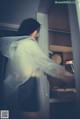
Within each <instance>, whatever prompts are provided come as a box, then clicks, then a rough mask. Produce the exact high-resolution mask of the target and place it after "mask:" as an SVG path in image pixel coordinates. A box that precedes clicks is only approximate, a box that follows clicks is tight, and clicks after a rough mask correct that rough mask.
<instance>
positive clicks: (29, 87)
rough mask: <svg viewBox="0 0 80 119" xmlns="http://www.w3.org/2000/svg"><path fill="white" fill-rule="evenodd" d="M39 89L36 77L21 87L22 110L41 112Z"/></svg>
mask: <svg viewBox="0 0 80 119" xmlns="http://www.w3.org/2000/svg"><path fill="white" fill-rule="evenodd" d="M37 89H38V88H37V78H36V77H30V79H29V80H28V81H26V82H25V83H24V84H22V85H20V86H19V88H18V107H19V109H20V110H22V111H27V112H36V111H39V103H38V96H37Z"/></svg>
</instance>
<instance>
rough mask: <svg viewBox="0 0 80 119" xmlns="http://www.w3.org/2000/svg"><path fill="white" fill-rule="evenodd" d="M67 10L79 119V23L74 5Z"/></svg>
mask: <svg viewBox="0 0 80 119" xmlns="http://www.w3.org/2000/svg"><path fill="white" fill-rule="evenodd" d="M68 10H69V20H70V30H71V41H72V48H73V60H74V71H75V72H74V74H75V84H76V99H77V109H78V111H77V112H78V115H77V116H78V117H76V119H80V31H79V29H80V28H79V23H78V17H77V11H76V5H75V4H69V5H68Z"/></svg>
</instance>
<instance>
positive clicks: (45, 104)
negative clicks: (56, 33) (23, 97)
mask: <svg viewBox="0 0 80 119" xmlns="http://www.w3.org/2000/svg"><path fill="white" fill-rule="evenodd" d="M37 20H38V21H39V22H40V24H41V30H40V37H39V44H40V46H41V47H42V50H43V51H44V52H45V53H46V55H48V18H47V14H43V13H37ZM38 86H39V98H40V119H49V83H48V80H47V77H46V76H45V75H44V74H42V76H41V78H40V80H39V83H38Z"/></svg>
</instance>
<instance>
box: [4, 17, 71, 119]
mask: <svg viewBox="0 0 80 119" xmlns="http://www.w3.org/2000/svg"><path fill="white" fill-rule="evenodd" d="M39 30H40V23H39V22H38V21H36V20H35V19H33V18H29V19H26V20H24V21H23V22H22V23H21V25H20V27H19V30H18V35H19V36H16V37H6V38H3V41H4V40H6V41H7V39H8V40H9V39H10V40H9V41H10V42H11V43H10V44H9V45H8V48H7V51H6V52H5V51H4V52H5V53H4V54H7V55H6V56H7V57H8V59H9V60H8V65H7V74H6V76H7V77H6V79H5V80H4V94H5V95H4V97H5V100H9V101H11V103H10V106H11V105H12V102H14V103H13V106H14V104H16V102H17V103H18V105H17V106H18V108H19V109H20V110H22V111H26V112H34V113H33V114H32V115H34V118H37V117H36V112H38V111H39V105H38V98H37V89H38V87H37V79H38V80H39V78H40V76H41V75H42V72H44V73H45V74H48V75H50V76H52V77H55V78H56V79H61V80H64V81H66V79H67V77H69V78H72V77H73V75H72V74H71V73H69V72H67V71H66V70H65V69H64V68H63V67H62V66H60V65H59V64H57V63H56V62H55V61H53V60H51V59H50V58H49V57H48V56H46V55H45V53H44V52H43V51H42V49H41V48H40V46H39V44H38V42H37V40H38V37H39ZM9 101H8V102H9ZM7 105H9V104H7ZM13 106H12V107H13ZM30 115H31V113H30V114H29V113H28V114H27V116H28V118H31V117H30Z"/></svg>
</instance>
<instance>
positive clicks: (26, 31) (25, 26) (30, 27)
mask: <svg viewBox="0 0 80 119" xmlns="http://www.w3.org/2000/svg"><path fill="white" fill-rule="evenodd" d="M37 29H40V23H39V22H38V21H36V20H35V19H33V18H28V19H25V20H23V21H22V23H21V25H20V27H19V29H18V35H19V36H24V35H30V34H31V33H33V32H34V31H35V30H37Z"/></svg>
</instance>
